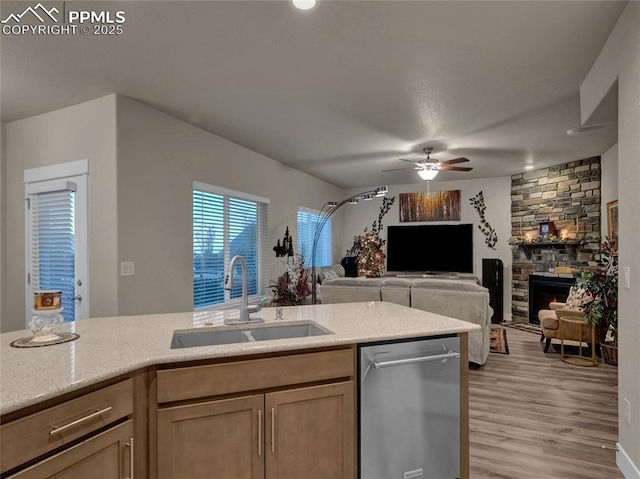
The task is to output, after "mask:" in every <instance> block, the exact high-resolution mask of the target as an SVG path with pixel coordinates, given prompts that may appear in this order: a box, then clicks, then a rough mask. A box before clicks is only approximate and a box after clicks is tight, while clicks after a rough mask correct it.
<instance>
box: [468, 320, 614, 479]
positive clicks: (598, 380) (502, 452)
mask: <svg viewBox="0 0 640 479" xmlns="http://www.w3.org/2000/svg"><path fill="white" fill-rule="evenodd" d="M506 329H507V341H508V344H509V351H510V354H509V355H501V354H493V353H491V354H490V355H489V360H488V362H487V364H486V365H485V366H484V367H483V368H481V369H479V370H471V371H470V373H469V408H470V456H471V457H470V464H471V479H482V478H499V479H507V478H508V479H542V478H549V479H555V478H558V479H560V478H562V479H624V477H623V475H622V474H621V473H620V472H619V470H618V468H617V467H616V464H615V450H613V449H603V448H602V446H603V445H604V446H606V447H608V448H614V447H615V443H616V441H617V439H618V417H617V415H618V410H617V407H618V406H617V397H618V395H617V384H618V376H617V372H618V371H617V368H615V367H613V366H609V365H606V364H604V363H602V362H600V363H599V364H598V366H597V367H593V368H584V367H576V366H572V365H569V364H566V363H563V362H562V361H560V354H559V353H555V352H552V350H550V351H549V353H547V354H544V353H543V351H542V348H543V344H544V343H540V342H539V338H540V337H539V336H538V335H535V334H532V333H529V332H525V331H519V330H515V329H512V328H506ZM554 342H555V340H554ZM600 361H602V360H600Z"/></svg>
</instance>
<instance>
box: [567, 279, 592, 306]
mask: <svg viewBox="0 0 640 479" xmlns="http://www.w3.org/2000/svg"><path fill="white" fill-rule="evenodd" d="M589 301H591V297H590V296H589V295H588V294H587V292H586V291H585V290H584V289H583V288H580V287H579V286H577V285H575V284H574V285H573V286H571V289H570V290H569V296H567V300H566V301H565V303H564V304H565V307H564V309H565V310H567V311H582V310H583V308H582V306H584V304H585V303H588V302H589Z"/></svg>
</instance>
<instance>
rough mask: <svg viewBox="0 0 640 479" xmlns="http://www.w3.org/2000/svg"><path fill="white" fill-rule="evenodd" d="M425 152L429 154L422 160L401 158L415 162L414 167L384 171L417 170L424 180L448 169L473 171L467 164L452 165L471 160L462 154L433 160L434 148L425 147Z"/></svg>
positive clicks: (431, 178) (430, 178) (401, 159)
mask: <svg viewBox="0 0 640 479" xmlns="http://www.w3.org/2000/svg"><path fill="white" fill-rule="evenodd" d="M422 151H424V153H425V154H426V155H427V157H426V158H424V159H422V160H407V159H406V158H400V161H406V162H408V163H413V164H415V166H414V167H413V168H393V169H391V170H382V172H383V173H385V172H387V171H402V170H416V171H417V172H418V175H419V176H420V178H422V179H423V180H433V179H434V178H435V177H436V175H437V174H438V171H443V170H448V171H471V170H473V168H469V167H465V166H452V165H455V164H457V163H464V162H466V161H469V160H468V159H467V158H465V157H463V156H461V157H460V158H453V159H452V160H444V161H439V160H435V161H434V160H432V159H431V153H432V152H433V148H432V147H430V146H427V147H426V148H423V150H422Z"/></svg>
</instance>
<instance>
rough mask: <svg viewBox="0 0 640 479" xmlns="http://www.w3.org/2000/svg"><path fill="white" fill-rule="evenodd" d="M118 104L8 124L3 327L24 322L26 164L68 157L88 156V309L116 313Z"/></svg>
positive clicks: (104, 101)
mask: <svg viewBox="0 0 640 479" xmlns="http://www.w3.org/2000/svg"><path fill="white" fill-rule="evenodd" d="M115 106H116V102H115V95H109V96H106V97H103V98H100V99H97V100H93V101H90V102H86V103H82V104H79V105H75V106H73V107H69V108H65V109H62V110H58V111H54V112H50V113H45V114H42V115H38V116H34V117H31V118H26V119H24V120H19V121H14V122H11V123H7V124H6V155H7V156H6V220H7V223H6V226H7V232H6V263H5V265H3V268H2V269H3V272H4V271H5V270H6V278H10V279H11V280H10V281H7V282H6V285H5V290H4V294H3V301H2V303H3V309H4V311H2V317H1V318H0V328H1V330H2V331H3V332H5V331H13V330H17V329H24V328H25V311H24V304H25V301H24V294H25V259H24V258H25V250H24V216H25V214H24V185H23V174H24V170H25V169H28V168H35V167H39V166H46V165H53V164H57V163H64V162H67V161H74V160H81V159H88V160H89V215H90V221H89V268H90V275H91V283H90V292H89V294H90V296H91V311H90V315H91V316H113V315H115V314H117V302H116V298H117V277H116V258H117V224H116V138H115V132H116V129H115V113H116V110H115ZM4 203H5V202H4V201H3V204H4ZM5 266H6V268H5Z"/></svg>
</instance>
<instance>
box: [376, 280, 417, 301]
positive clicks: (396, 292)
mask: <svg viewBox="0 0 640 479" xmlns="http://www.w3.org/2000/svg"><path fill="white" fill-rule="evenodd" d="M411 283H412V280H410V279H403V278H383V280H382V287H381V288H380V296H381V298H382V301H387V302H389V303H396V304H401V305H403V306H411Z"/></svg>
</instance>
